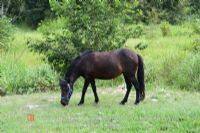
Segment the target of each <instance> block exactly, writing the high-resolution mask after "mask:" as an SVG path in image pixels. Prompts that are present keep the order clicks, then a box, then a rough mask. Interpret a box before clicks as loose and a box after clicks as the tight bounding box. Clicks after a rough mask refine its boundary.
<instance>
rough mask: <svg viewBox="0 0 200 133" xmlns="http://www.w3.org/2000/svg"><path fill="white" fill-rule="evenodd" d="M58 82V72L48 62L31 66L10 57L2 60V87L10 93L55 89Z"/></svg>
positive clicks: (0, 83)
mask: <svg viewBox="0 0 200 133" xmlns="http://www.w3.org/2000/svg"><path fill="white" fill-rule="evenodd" d="M56 82H57V79H56V74H55V73H54V72H53V70H52V69H51V68H50V66H49V65H47V64H44V65H41V66H37V67H34V68H29V67H27V66H26V65H25V64H23V63H21V62H18V61H16V60H11V59H10V58H8V59H6V58H4V60H3V59H1V60H0V88H3V91H4V92H6V93H8V94H9V93H16V94H23V93H32V92H36V91H37V92H38V91H48V90H55V86H56Z"/></svg>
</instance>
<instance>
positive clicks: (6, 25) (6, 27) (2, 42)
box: [0, 17, 14, 50]
mask: <svg viewBox="0 0 200 133" xmlns="http://www.w3.org/2000/svg"><path fill="white" fill-rule="evenodd" d="M13 28H14V27H13V26H12V25H11V24H10V20H9V19H8V18H5V17H2V18H0V50H1V49H4V50H7V49H8V48H9V40H10V38H11V34H12V31H13Z"/></svg>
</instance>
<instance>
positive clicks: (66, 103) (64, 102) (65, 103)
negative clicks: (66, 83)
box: [60, 100, 68, 106]
mask: <svg viewBox="0 0 200 133" xmlns="http://www.w3.org/2000/svg"><path fill="white" fill-rule="evenodd" d="M60 103H61V104H62V105H63V106H66V105H68V101H64V100H61V101H60Z"/></svg>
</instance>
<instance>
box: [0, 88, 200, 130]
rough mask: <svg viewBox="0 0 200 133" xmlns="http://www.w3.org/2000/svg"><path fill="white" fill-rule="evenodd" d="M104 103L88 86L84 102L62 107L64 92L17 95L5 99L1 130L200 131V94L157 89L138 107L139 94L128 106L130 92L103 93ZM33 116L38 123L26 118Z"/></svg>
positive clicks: (76, 98) (0, 100) (0, 102)
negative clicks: (126, 95) (96, 99)
mask: <svg viewBox="0 0 200 133" xmlns="http://www.w3.org/2000/svg"><path fill="white" fill-rule="evenodd" d="M98 93H99V97H100V103H99V104H98V105H95V104H94V103H93V101H94V97H93V94H92V91H91V88H89V90H88V92H87V93H86V97H85V98H86V99H85V104H84V105H83V106H81V107H79V106H77V103H78V101H79V99H80V93H77V92H75V93H74V95H73V97H72V99H71V101H70V105H69V106H68V107H67V108H64V107H62V106H61V104H60V103H59V100H60V93H57V92H55V93H52V92H51V93H41V94H39V93H37V94H31V95H22V96H21V95H13V96H6V97H3V98H0V124H1V126H0V132H13V131H14V132H130V131H132V132H175V133H177V132H196V133H198V132H200V110H199V107H200V94H199V93H196V92H186V91H177V90H176V91H174V90H171V89H169V88H160V87H157V88H155V89H154V91H147V97H146V99H145V100H144V102H142V103H141V104H140V105H139V106H135V105H134V104H133V103H134V100H135V91H132V92H131V95H130V97H129V101H128V103H127V104H126V105H125V106H122V105H119V104H118V103H119V102H120V100H121V99H122V98H123V96H124V93H125V90H121V88H120V87H118V88H117V89H114V88H113V89H111V88H110V89H109V88H107V89H98ZM28 114H34V118H35V120H34V121H32V122H31V121H28V120H27V115H28Z"/></svg>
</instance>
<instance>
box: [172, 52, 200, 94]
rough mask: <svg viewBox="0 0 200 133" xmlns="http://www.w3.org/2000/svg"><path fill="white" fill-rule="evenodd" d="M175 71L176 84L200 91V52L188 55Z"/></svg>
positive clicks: (183, 87)
mask: <svg viewBox="0 0 200 133" xmlns="http://www.w3.org/2000/svg"><path fill="white" fill-rule="evenodd" d="M173 73H174V75H173V76H174V81H173V84H174V85H175V86H178V87H179V88H182V89H186V90H196V91H200V54H199V53H197V54H190V55H188V56H187V57H186V58H185V60H183V62H182V63H181V64H180V65H179V67H177V69H175V70H174V72H173Z"/></svg>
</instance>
